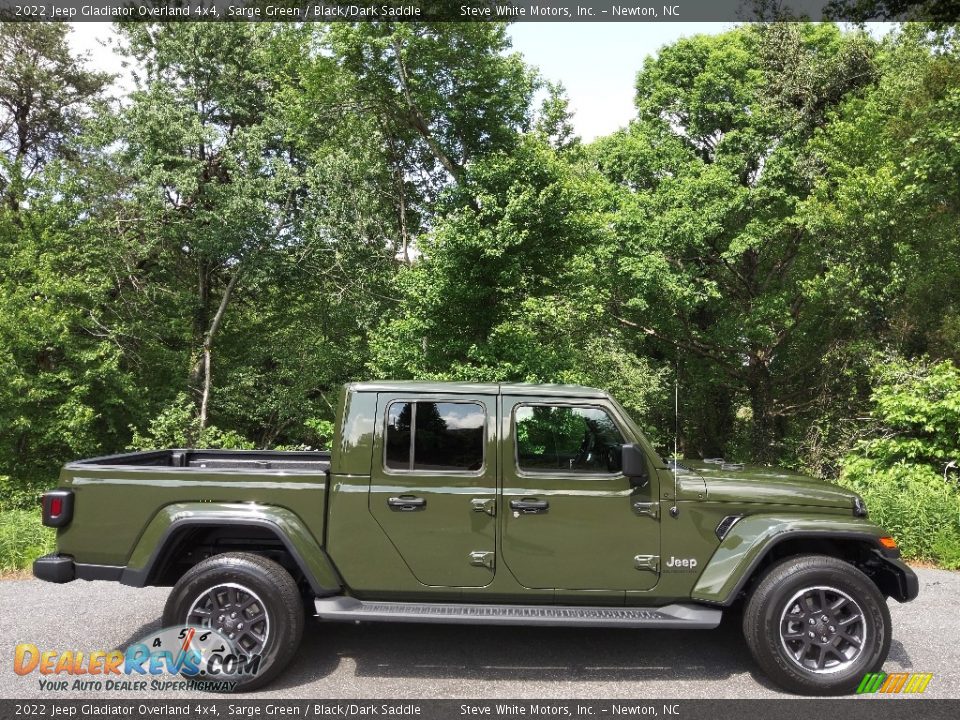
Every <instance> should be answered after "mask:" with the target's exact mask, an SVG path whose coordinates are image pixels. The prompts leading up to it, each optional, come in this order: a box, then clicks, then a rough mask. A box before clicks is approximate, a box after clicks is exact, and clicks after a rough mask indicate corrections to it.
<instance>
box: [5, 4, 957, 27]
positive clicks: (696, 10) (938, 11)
mask: <svg viewBox="0 0 960 720" xmlns="http://www.w3.org/2000/svg"><path fill="white" fill-rule="evenodd" d="M658 3H659V4H658ZM0 20H3V21H7V22H62V21H69V22H104V21H113V20H123V21H134V22H137V21H139V22H158V21H159V22H197V21H209V22H217V21H220V22H222V21H228V22H237V21H248V22H258V21H268V22H377V21H380V22H490V21H499V22H504V21H509V22H764V21H766V22H771V21H790V20H832V21H845V22H863V21H882V22H904V21H919V20H922V21H935V22H944V23H951V22H958V21H960V0H665V1H664V0H657V2H656V3H655V2H652V1H651V0H640V2H631V1H629V0H624V1H622V2H615V1H611V0H580V1H579V2H549V1H542V2H529V1H528V0H447V1H446V2H443V1H438V0H380V1H379V2H369V3H364V2H356V1H353V2H343V1H339V0H325V1H321V0H36V1H33V2H31V1H30V0H0Z"/></svg>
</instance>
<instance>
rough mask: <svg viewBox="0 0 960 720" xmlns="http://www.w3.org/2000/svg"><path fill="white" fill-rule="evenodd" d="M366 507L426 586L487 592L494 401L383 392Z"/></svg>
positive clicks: (492, 535)
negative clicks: (484, 588)
mask: <svg viewBox="0 0 960 720" xmlns="http://www.w3.org/2000/svg"><path fill="white" fill-rule="evenodd" d="M377 417H378V418H382V419H383V420H382V422H380V423H379V426H378V427H377V429H376V434H375V436H374V451H373V452H374V457H373V463H372V474H371V483H370V494H369V509H370V512H371V513H372V515H373V516H374V518H375V519H376V520H377V523H378V524H379V525H380V527H381V528H382V529H383V532H384V533H386V535H387V537H389V539H390V541H391V542H392V543H393V545H394V547H396V548H397V551H398V552H399V553H400V556H401V557H402V558H403V561H404V562H405V563H406V564H407V566H408V567H409V569H410V571H411V572H412V573H413V575H414V576H415V577H416V578H417V580H419V581H420V582H421V583H423V584H424V585H433V586H444V587H483V586H485V585H488V584H489V583H490V582H491V581H492V580H493V575H494V558H495V552H496V519H495V517H494V513H495V510H494V505H495V502H496V478H497V474H496V472H497V458H496V452H497V442H496V434H497V423H496V395H488V396H483V395H481V396H474V395H471V396H470V397H469V398H468V397H464V396H458V395H455V394H449V395H447V394H436V395H413V396H411V395H403V394H393V393H381V394H380V396H379V398H378V402H377Z"/></svg>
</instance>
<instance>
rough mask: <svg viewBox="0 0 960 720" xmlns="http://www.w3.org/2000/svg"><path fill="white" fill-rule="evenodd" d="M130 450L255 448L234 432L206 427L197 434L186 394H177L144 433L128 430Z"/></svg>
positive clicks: (195, 420) (192, 409)
mask: <svg viewBox="0 0 960 720" xmlns="http://www.w3.org/2000/svg"><path fill="white" fill-rule="evenodd" d="M130 430H131V431H132V432H133V439H132V440H131V441H130V445H129V446H128V447H129V449H131V450H155V449H160V448H173V447H194V448H225V449H229V450H252V449H253V447H254V444H253V443H252V442H250V441H249V440H247V439H246V438H244V437H243V436H242V435H240V433H238V432H235V431H233V430H221V429H220V428H218V427H215V426H212V425H210V426H207V427H206V428H204V429H203V431H201V430H200V418H199V417H198V416H197V414H196V408H195V406H194V404H193V403H192V402H191V401H190V398H188V397H187V395H186V393H179V394H178V395H177V397H176V398H175V399H174V401H173V402H172V403H171V404H170V405H168V406H167V407H166V408H164V409H163V411H162V412H161V413H160V414H159V415H157V416H156V417H155V418H154V419H153V420H151V421H150V423H149V426H148V427H147V430H146V432H143V433H141V432H140V431H139V430H138V429H137V428H135V427H131V428H130Z"/></svg>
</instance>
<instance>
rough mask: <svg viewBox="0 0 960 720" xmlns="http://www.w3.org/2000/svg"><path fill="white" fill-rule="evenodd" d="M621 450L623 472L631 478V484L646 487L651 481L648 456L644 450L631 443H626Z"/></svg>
mask: <svg viewBox="0 0 960 720" xmlns="http://www.w3.org/2000/svg"><path fill="white" fill-rule="evenodd" d="M621 452H622V457H621V463H620V466H621V468H622V469H623V474H624V475H626V476H627V477H628V478H629V479H630V484H631V485H633V486H634V487H644V486H645V485H646V484H647V483H648V482H649V481H650V476H649V474H648V473H647V457H646V455H644V453H643V450H641V449H640V448H639V447H637V446H636V445H633V444H629V445H624V446H623V449H622V451H621Z"/></svg>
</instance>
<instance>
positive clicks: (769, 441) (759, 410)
mask: <svg viewBox="0 0 960 720" xmlns="http://www.w3.org/2000/svg"><path fill="white" fill-rule="evenodd" d="M772 384H773V383H772V378H771V377H770V369H769V368H768V367H767V364H766V363H765V362H764V360H763V358H762V357H759V356H758V355H754V354H751V355H750V360H749V364H748V367H747V392H748V394H749V397H750V409H751V410H752V412H753V428H752V431H751V437H750V445H751V449H752V455H753V457H752V458H751V460H752V461H753V462H759V463H770V462H773V461H774V460H775V459H776V455H777V448H776V446H775V444H776V442H777V440H778V439H779V438H778V437H777V423H776V418H775V417H774V411H773V410H774V404H773V387H772Z"/></svg>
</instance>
